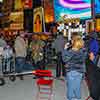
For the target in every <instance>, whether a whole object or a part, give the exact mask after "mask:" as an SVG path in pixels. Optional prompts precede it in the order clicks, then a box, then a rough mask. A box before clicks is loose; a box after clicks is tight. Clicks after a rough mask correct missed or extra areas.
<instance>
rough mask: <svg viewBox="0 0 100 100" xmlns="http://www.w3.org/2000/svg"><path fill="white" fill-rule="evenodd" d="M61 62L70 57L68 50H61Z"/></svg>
mask: <svg viewBox="0 0 100 100" xmlns="http://www.w3.org/2000/svg"><path fill="white" fill-rule="evenodd" d="M62 59H63V62H65V63H67V62H68V61H69V60H70V59H71V53H70V52H69V51H68V50H66V49H65V50H63V52H62Z"/></svg>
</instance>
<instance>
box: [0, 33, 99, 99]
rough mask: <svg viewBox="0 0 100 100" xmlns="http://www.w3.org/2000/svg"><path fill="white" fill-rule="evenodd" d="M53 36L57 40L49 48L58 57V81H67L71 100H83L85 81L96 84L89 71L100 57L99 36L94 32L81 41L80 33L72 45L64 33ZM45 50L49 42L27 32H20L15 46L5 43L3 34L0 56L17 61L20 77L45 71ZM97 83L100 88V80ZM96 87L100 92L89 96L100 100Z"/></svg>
mask: <svg viewBox="0 0 100 100" xmlns="http://www.w3.org/2000/svg"><path fill="white" fill-rule="evenodd" d="M53 35H55V36H54V37H52V42H51V41H50V47H51V48H53V50H54V52H55V54H56V56H57V59H56V63H57V66H56V77H57V78H60V77H61V76H64V77H65V80H66V85H67V98H68V100H73V98H76V99H77V100H81V82H82V80H83V79H84V78H85V77H87V79H88V80H92V82H93V80H94V79H95V78H94V77H95V76H93V75H94V74H93V73H94V71H93V73H92V71H90V70H91V67H93V68H94V66H96V63H97V58H98V53H99V52H100V51H99V50H100V49H99V43H98V41H97V34H96V33H95V32H92V33H91V34H89V35H88V36H89V39H86V37H87V36H86V37H85V38H83V39H82V37H81V36H80V35H79V33H73V34H72V37H71V38H72V39H71V41H68V40H67V39H66V38H65V37H63V33H62V32H59V34H57V33H55V34H53ZM46 46H47V41H43V40H41V39H39V38H38V37H37V35H36V34H34V36H33V37H31V38H29V37H26V34H25V32H24V31H18V33H17V35H16V36H15V38H14V40H13V42H12V43H11V41H6V40H5V39H4V37H3V35H2V34H0V55H2V56H3V57H4V58H5V59H8V58H11V57H12V56H13V57H15V72H17V73H21V72H22V71H23V68H26V69H29V70H32V69H45V60H44V59H47V58H45V56H44V55H45V51H44V50H45V48H46ZM47 49H48V47H47ZM87 61H88V62H87ZM6 62H7V61H6ZM90 63H91V64H90ZM0 67H1V64H0ZM96 68H97V67H96ZM6 71H7V72H9V68H6ZM91 73H92V74H91ZM61 74H62V75H61ZM21 78H22V77H21ZM99 79H100V78H99ZM98 82H99V83H98V84H100V80H99V81H98ZM73 83H74V84H73ZM96 86H98V87H97V88H99V89H98V91H97V90H95V93H96V94H97V95H94V89H93V91H92V92H91V93H90V95H91V96H92V97H93V99H94V100H99V99H98V98H100V94H99V93H100V85H96ZM92 87H93V86H92ZM76 99H75V100H76Z"/></svg>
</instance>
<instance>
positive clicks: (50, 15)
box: [42, 0, 54, 23]
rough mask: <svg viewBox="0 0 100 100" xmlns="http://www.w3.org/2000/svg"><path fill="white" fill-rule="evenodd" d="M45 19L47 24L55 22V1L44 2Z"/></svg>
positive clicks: (47, 0)
mask: <svg viewBox="0 0 100 100" xmlns="http://www.w3.org/2000/svg"><path fill="white" fill-rule="evenodd" d="M42 2H43V6H44V18H45V22H46V23H50V22H54V7H53V0H43V1H42Z"/></svg>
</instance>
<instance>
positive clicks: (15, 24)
mask: <svg viewBox="0 0 100 100" xmlns="http://www.w3.org/2000/svg"><path fill="white" fill-rule="evenodd" d="M23 17H24V15H23V12H13V13H11V14H10V20H11V22H12V23H11V24H10V29H11V30H18V29H19V30H20V29H23V22H24V18H23Z"/></svg>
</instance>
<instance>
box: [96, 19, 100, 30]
mask: <svg viewBox="0 0 100 100" xmlns="http://www.w3.org/2000/svg"><path fill="white" fill-rule="evenodd" d="M96 31H97V32H100V18H97V19H96Z"/></svg>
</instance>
